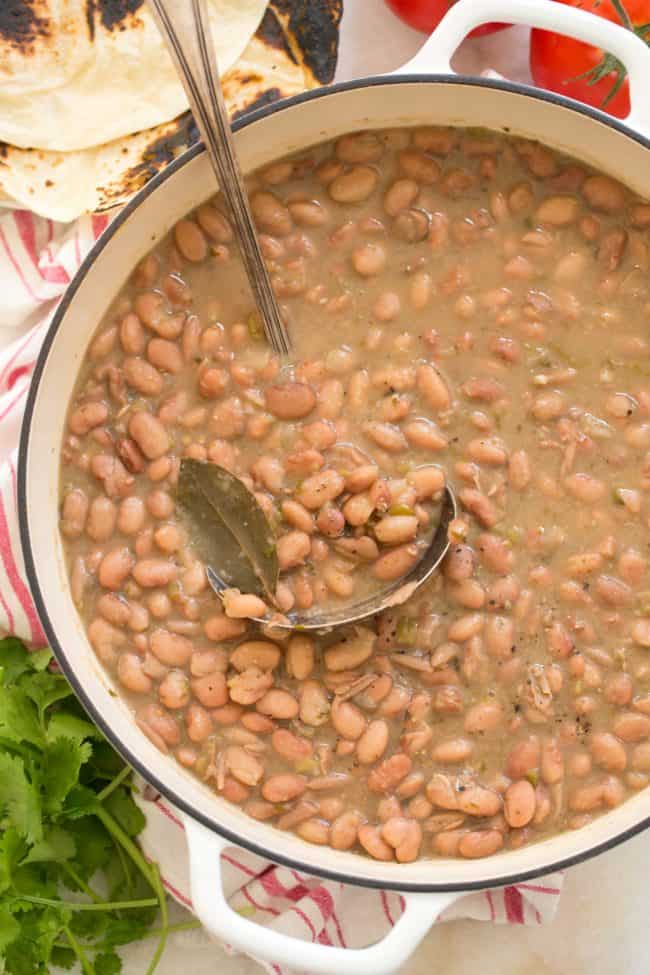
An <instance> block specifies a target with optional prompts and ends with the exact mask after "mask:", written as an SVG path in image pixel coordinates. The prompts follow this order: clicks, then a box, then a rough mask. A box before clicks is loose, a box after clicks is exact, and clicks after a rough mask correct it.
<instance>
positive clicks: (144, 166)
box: [0, 0, 342, 221]
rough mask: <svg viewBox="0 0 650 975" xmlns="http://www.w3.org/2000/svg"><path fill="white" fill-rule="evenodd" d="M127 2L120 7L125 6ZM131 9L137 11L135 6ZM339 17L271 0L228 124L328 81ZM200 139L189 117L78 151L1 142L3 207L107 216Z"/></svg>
mask: <svg viewBox="0 0 650 975" xmlns="http://www.w3.org/2000/svg"><path fill="white" fill-rule="evenodd" d="M3 2H8V0H0V6H1V5H2V3H3ZM11 2H13V0H11ZM22 2H24V0H22ZM48 2H49V0H48ZM63 2H65V0H63ZM106 2H107V0H104V5H106ZM127 2H129V0H121V4H122V6H124V5H125V4H126V3H127ZM130 3H131V6H135V5H137V4H138V0H130ZM341 14H342V0H310V2H306V0H271V2H270V3H269V5H268V7H267V10H266V12H265V14H264V17H263V19H262V22H261V24H260V26H259V28H258V30H257V33H256V34H255V36H254V37H253V38H252V39H251V40H250V42H249V44H248V46H247V47H246V49H245V50H244V52H243V54H242V55H241V57H240V58H239V60H238V61H237V63H236V64H235V65H234V66H233V67H232V68H231V69H230V70H229V71H228V72H227V73H226V74H225V75H224V76H223V79H222V84H223V90H224V95H225V99H226V103H227V105H228V109H229V111H230V115H231V117H232V118H238V117H240V116H241V115H243V114H244V113H246V112H248V111H251V110H252V109H254V108H259V107H260V106H262V105H266V104H269V103H270V102H274V101H277V100H278V99H281V98H287V97H289V96H290V95H295V94H297V93H298V92H301V91H303V90H305V89H306V88H315V87H318V86H320V85H323V84H327V83H328V82H330V81H331V80H332V78H333V77H334V71H335V68H336V59H337V53H338V28H339V23H340V19H341ZM1 18H2V15H0V24H1V22H2V19H1ZM1 32H2V30H1V26H0V33H1ZM1 71H2V68H1V67H0V72H1ZM1 85H2V82H0V86H1ZM197 140H198V132H197V130H196V126H195V125H194V122H193V120H192V117H191V115H190V113H189V112H185V113H184V114H182V115H180V116H178V117H177V118H174V119H172V120H171V121H169V122H165V123H163V124H160V125H157V126H154V127H153V128H148V129H145V130H144V131H141V132H136V133H134V134H132V135H128V136H125V137H122V138H119V139H115V140H113V141H112V142H108V143H107V144H105V145H101V146H96V147H94V148H88V149H84V150H79V151H75V152H56V151H46V150H41V149H23V148H18V147H16V146H14V145H9V144H6V143H5V144H2V143H0V206H2V205H5V206H6V205H14V206H23V207H29V208H30V209H32V210H35V211H36V212H37V213H40V214H42V215H43V216H46V217H49V218H51V219H53V220H63V221H68V220H73V219H75V218H76V217H77V216H79V214H81V213H84V212H86V211H102V210H107V209H110V208H111V207H114V206H118V205H121V204H123V203H125V202H126V201H127V200H128V199H129V198H130V197H131V196H132V195H133V193H135V192H136V191H137V190H138V189H140V188H141V187H142V186H144V184H145V183H146V182H147V180H149V179H150V178H151V177H152V176H154V175H155V174H156V173H158V172H160V171H161V170H163V169H164V168H165V166H167V165H168V163H170V162H171V161H172V159H174V158H175V157H176V156H177V155H178V154H179V153H180V152H182V151H183V150H184V149H186V148H188V147H189V146H191V145H193V144H194V143H195V142H196V141H197Z"/></svg>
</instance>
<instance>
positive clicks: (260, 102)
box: [232, 88, 284, 120]
mask: <svg viewBox="0 0 650 975" xmlns="http://www.w3.org/2000/svg"><path fill="white" fill-rule="evenodd" d="M281 98H284V95H283V94H282V92H281V91H280V89H279V88H268V89H267V90H266V91H265V92H263V93H262V94H261V95H259V96H258V97H257V98H254V99H253V101H252V102H251V103H250V104H249V105H246V107H245V108H240V109H239V111H238V112H233V115H232V117H233V120H234V119H237V118H241V117H242V116H243V115H247V114H248V113H249V112H254V111H255V109H256V108H264V106H265V105H271V104H272V102H277V101H279V100H280V99H281Z"/></svg>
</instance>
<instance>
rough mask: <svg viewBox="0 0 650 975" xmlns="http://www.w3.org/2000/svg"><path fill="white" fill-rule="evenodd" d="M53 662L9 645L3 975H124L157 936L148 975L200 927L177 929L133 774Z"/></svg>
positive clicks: (0, 934) (0, 725)
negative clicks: (129, 947)
mask: <svg viewBox="0 0 650 975" xmlns="http://www.w3.org/2000/svg"><path fill="white" fill-rule="evenodd" d="M51 660H52V654H51V652H50V651H49V650H42V651H39V652H37V653H28V652H27V651H26V649H25V648H24V647H23V645H22V644H21V643H20V641H19V640H16V639H15V638H13V637H10V638H8V639H4V640H0V972H2V973H4V975H47V973H49V972H51V971H52V969H53V968H60V969H70V968H72V967H73V966H74V965H75V964H77V965H78V966H79V967H80V969H81V970H82V972H83V973H84V975H119V973H120V972H121V968H122V963H121V960H120V958H119V955H118V954H117V953H116V950H115V949H116V948H117V947H119V946H120V945H125V944H128V943H129V942H132V941H137V940H140V939H142V938H148V937H151V938H157V946H156V948H155V949H154V951H153V955H152V959H151V963H150V965H149V968H148V970H147V973H146V975H151V973H152V972H153V971H154V969H155V967H156V965H157V963H158V961H159V959H160V956H161V954H162V951H163V949H164V946H165V942H166V939H167V934H168V931H170V930H173V929H174V928H175V927H178V928H187V927H193V926H196V925H198V922H195V921H190V922H187V923H185V924H181V925H176V926H172V927H170V926H169V925H168V923H167V902H166V898H165V893H164V890H163V888H162V883H161V880H160V875H159V873H158V869H157V867H156V866H155V865H154V864H149V863H147V861H146V860H145V859H144V857H143V856H142V853H141V852H140V850H139V848H138V846H137V845H136V843H135V842H134V840H135V839H136V838H137V836H138V834H139V833H140V832H141V831H142V829H143V827H144V816H143V815H142V812H141V811H140V809H139V808H138V807H137V806H136V804H135V802H134V801H133V797H132V790H133V783H132V781H131V770H130V769H129V768H128V766H126V765H125V764H124V762H123V761H122V759H121V758H120V757H119V755H117V753H116V752H115V751H114V750H113V749H112V748H111V746H110V745H109V744H108V742H106V741H105V740H104V739H103V737H102V735H101V733H100V732H99V731H98V730H97V729H96V728H95V727H94V725H92V724H91V723H90V722H89V721H88V719H87V717H86V715H85V714H84V712H83V709H82V708H81V706H80V704H79V703H78V701H77V700H76V698H75V697H74V695H73V693H72V689H71V688H70V686H69V684H68V683H67V682H66V680H65V678H64V677H63V676H62V675H61V674H59V673H56V672H54V671H53V670H51V669H50V664H51ZM156 919H158V921H159V924H160V926H159V928H157V929H156V930H155V931H154V930H152V925H153V924H154V922H155V921H156Z"/></svg>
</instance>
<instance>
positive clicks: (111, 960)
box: [94, 951, 122, 975]
mask: <svg viewBox="0 0 650 975" xmlns="http://www.w3.org/2000/svg"><path fill="white" fill-rule="evenodd" d="M94 965H95V971H96V973H97V975H120V972H121V971H122V959H121V958H120V956H119V955H117V954H115V952H114V951H111V952H110V953H104V952H103V953H102V954H100V955H96V956H95V962H94Z"/></svg>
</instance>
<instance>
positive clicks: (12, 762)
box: [0, 752, 43, 843]
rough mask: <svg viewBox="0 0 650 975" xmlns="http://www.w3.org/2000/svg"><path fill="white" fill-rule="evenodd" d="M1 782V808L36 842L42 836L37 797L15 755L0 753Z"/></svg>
mask: <svg viewBox="0 0 650 975" xmlns="http://www.w3.org/2000/svg"><path fill="white" fill-rule="evenodd" d="M0 782H2V790H1V791H0V809H3V810H4V814H5V815H6V817H7V819H8V821H9V824H10V825H11V826H13V827H14V828H15V829H16V830H18V832H19V833H20V834H21V835H22V836H25V837H26V838H27V839H28V840H29V841H30V842H31V843H36V842H37V841H38V840H40V839H41V838H42V836H43V824H42V820H41V801H40V796H39V794H38V791H37V789H36V787H35V786H34V784H33V783H32V782H30V781H29V779H28V778H27V775H26V773H25V765H24V763H23V762H22V760H21V759H20V758H18V756H16V755H9V754H8V753H7V752H0Z"/></svg>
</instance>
